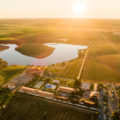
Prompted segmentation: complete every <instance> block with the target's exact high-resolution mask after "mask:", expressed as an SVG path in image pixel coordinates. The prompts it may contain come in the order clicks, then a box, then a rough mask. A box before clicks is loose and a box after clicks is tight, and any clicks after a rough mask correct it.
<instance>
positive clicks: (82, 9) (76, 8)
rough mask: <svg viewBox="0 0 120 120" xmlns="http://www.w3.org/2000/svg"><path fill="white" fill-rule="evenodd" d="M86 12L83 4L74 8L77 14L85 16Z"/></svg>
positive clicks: (77, 4)
mask: <svg viewBox="0 0 120 120" xmlns="http://www.w3.org/2000/svg"><path fill="white" fill-rule="evenodd" d="M85 10H86V6H85V5H84V4H82V3H76V4H74V6H73V11H74V13H75V14H78V15H79V14H83V13H84V12H85Z"/></svg>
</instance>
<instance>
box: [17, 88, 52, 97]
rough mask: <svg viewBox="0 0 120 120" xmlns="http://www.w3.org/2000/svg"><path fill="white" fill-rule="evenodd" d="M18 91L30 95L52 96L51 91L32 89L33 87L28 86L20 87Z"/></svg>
mask: <svg viewBox="0 0 120 120" xmlns="http://www.w3.org/2000/svg"><path fill="white" fill-rule="evenodd" d="M19 92H22V93H26V94H30V95H35V96H40V97H45V98H46V97H48V98H53V97H54V94H53V93H49V92H45V91H41V90H37V89H33V88H28V87H22V88H20V89H19Z"/></svg>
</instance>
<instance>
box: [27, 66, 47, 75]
mask: <svg viewBox="0 0 120 120" xmlns="http://www.w3.org/2000/svg"><path fill="white" fill-rule="evenodd" d="M45 69H46V66H40V67H36V66H33V67H30V68H28V70H27V71H26V73H27V74H31V75H35V74H37V75H39V76H43V74H44V71H45Z"/></svg>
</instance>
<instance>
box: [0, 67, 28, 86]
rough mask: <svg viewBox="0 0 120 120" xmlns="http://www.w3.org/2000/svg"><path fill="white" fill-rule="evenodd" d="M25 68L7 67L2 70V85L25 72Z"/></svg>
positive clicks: (0, 76) (0, 80) (0, 77)
mask: <svg viewBox="0 0 120 120" xmlns="http://www.w3.org/2000/svg"><path fill="white" fill-rule="evenodd" d="M25 68H26V67H25V66H7V67H4V68H2V69H0V84H4V83H6V82H8V81H10V80H11V79H12V78H14V77H16V76H17V75H19V74H20V73H22V72H23V71H24V70H25Z"/></svg>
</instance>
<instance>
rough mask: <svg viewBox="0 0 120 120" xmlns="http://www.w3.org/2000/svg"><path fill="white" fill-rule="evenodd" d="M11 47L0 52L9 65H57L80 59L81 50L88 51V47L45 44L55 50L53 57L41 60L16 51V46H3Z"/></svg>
mask: <svg viewBox="0 0 120 120" xmlns="http://www.w3.org/2000/svg"><path fill="white" fill-rule="evenodd" d="M1 45H4V46H9V48H8V49H6V50H4V51H1V52H0V58H2V59H3V60H5V61H7V62H8V64H9V65H28V64H29V65H35V66H44V65H51V64H56V63H60V62H64V61H70V60H72V59H75V58H77V57H78V51H79V50H80V49H87V46H81V45H72V44H61V43H47V44H44V45H46V46H49V47H53V48H55V50H54V51H53V52H52V54H51V55H49V56H47V57H45V58H42V59H39V58H35V57H30V56H26V55H23V54H21V53H19V52H18V51H16V50H15V48H16V47H17V45H16V44H1Z"/></svg>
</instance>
